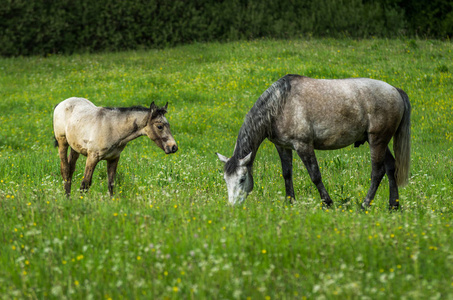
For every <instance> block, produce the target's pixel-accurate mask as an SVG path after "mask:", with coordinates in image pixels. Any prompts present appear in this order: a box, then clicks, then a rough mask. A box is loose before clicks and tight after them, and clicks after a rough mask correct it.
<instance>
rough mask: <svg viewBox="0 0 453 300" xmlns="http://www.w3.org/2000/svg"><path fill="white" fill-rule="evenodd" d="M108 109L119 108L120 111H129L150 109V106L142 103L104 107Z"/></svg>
mask: <svg viewBox="0 0 453 300" xmlns="http://www.w3.org/2000/svg"><path fill="white" fill-rule="evenodd" d="M104 108H105V109H108V110H117V111H120V112H128V111H149V107H144V106H140V105H136V106H129V107H104Z"/></svg>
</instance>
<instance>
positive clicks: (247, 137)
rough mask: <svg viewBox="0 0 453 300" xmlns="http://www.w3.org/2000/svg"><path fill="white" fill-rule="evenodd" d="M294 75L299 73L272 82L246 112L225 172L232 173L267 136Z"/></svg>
mask: <svg viewBox="0 0 453 300" xmlns="http://www.w3.org/2000/svg"><path fill="white" fill-rule="evenodd" d="M296 76H297V77H300V76H299V75H286V76H284V77H282V78H280V79H279V80H278V81H276V82H274V83H273V84H272V85H271V86H270V87H269V88H268V89H267V90H266V91H265V92H264V93H263V94H262V95H261V96H260V97H259V98H258V100H257V101H256V102H255V104H254V105H253V107H252V109H250V111H249V112H248V113H247V115H246V116H245V120H244V123H243V124H242V126H241V129H240V130H239V134H238V138H237V141H236V148H235V150H234V154H233V156H232V157H231V158H230V159H229V160H228V162H227V163H226V164H225V168H224V171H225V173H226V174H232V173H234V172H235V171H236V169H237V166H238V164H239V159H242V158H244V157H245V156H246V155H247V154H249V153H250V152H256V150H257V149H258V147H259V145H260V144H261V142H262V141H263V140H264V139H265V138H266V137H267V136H269V134H270V132H271V121H272V118H274V117H276V116H277V115H278V114H279V113H280V111H281V108H282V106H283V104H285V101H286V98H287V96H288V94H289V92H290V91H291V79H292V78H293V77H296ZM255 154H256V153H253V155H252V156H253V157H254V156H255Z"/></svg>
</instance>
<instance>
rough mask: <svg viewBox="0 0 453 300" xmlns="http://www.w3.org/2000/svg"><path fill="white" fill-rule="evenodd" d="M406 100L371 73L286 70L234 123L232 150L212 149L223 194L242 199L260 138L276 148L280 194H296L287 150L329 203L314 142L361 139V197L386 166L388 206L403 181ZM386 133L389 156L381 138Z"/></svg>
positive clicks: (407, 144) (333, 145) (394, 204)
mask: <svg viewBox="0 0 453 300" xmlns="http://www.w3.org/2000/svg"><path fill="white" fill-rule="evenodd" d="M410 115H411V105H410V102H409V97H408V96H407V94H406V93H405V92H404V91H403V90H401V89H399V88H396V87H393V86H391V85H390V84H388V83H385V82H383V81H379V80H374V79H370V78H349V79H313V78H309V77H305V76H300V75H291V74H288V75H286V76H284V77H282V78H280V79H279V80H278V81H276V82H274V83H273V84H272V85H271V86H270V87H269V88H268V89H267V90H266V91H265V92H264V93H263V94H262V95H261V96H260V97H259V99H258V100H257V101H256V103H255V104H254V105H253V107H252V108H251V109H250V111H249V112H248V114H247V115H246V117H245V120H244V122H243V124H242V126H241V129H240V130H239V134H238V137H237V140H236V146H235V149H234V153H233V156H232V157H231V158H228V157H226V156H223V155H221V154H219V153H216V154H217V156H218V158H219V159H220V161H222V162H223V163H224V164H225V165H224V180H225V182H226V185H227V190H228V201H229V203H230V204H232V205H236V204H241V203H243V202H244V201H245V199H246V197H247V196H248V194H249V193H250V192H251V191H252V190H253V174H252V167H253V162H254V160H255V155H256V152H257V150H258V148H259V146H260V144H261V143H262V142H263V140H264V139H266V138H267V139H268V140H270V141H271V142H272V143H273V144H274V145H275V147H276V148H277V152H278V154H279V156H280V160H281V166H282V172H283V178H284V180H285V189H286V197H287V199H288V200H289V203H293V201H294V199H295V195H294V188H293V178H292V169H293V167H292V155H293V153H292V151H293V150H295V151H296V153H297V154H298V155H299V157H300V158H301V160H302V161H303V163H304V165H305V167H306V169H307V171H308V174H309V175H310V178H311V181H312V182H313V184H314V185H315V186H316V188H317V189H318V192H319V195H320V197H321V199H322V202H323V204H324V205H326V206H327V207H329V206H331V205H332V204H333V201H332V199H331V198H330V196H329V194H328V192H327V190H326V188H325V187H324V184H323V181H322V178H321V173H320V171H319V166H318V162H317V159H316V155H315V150H335V149H340V148H344V147H346V146H349V145H351V144H354V146H355V147H358V146H360V145H361V144H364V143H365V142H368V144H369V146H370V153H371V168H372V170H371V185H370V188H369V190H368V193H367V195H366V197H365V199H364V201H363V203H362V207H363V208H364V209H365V208H367V207H369V206H370V205H371V202H372V201H373V199H374V197H375V194H376V191H377V189H378V186H379V184H380V182H381V180H382V178H383V177H384V175H385V174H387V177H388V180H389V189H390V195H389V208H391V209H398V207H399V194H398V187H399V186H404V185H406V184H407V182H408V177H409V169H410V148H411V141H410V134H411V121H410ZM392 137H393V152H394V154H395V157H393V155H392V153H391V151H390V149H389V147H388V144H389V142H390V140H391V139H392Z"/></svg>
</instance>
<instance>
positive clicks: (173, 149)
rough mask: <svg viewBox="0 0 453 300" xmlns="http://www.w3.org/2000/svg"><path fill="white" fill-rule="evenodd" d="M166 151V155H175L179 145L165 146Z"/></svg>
mask: <svg viewBox="0 0 453 300" xmlns="http://www.w3.org/2000/svg"><path fill="white" fill-rule="evenodd" d="M164 151H165V154H171V153H175V152H176V151H178V145H176V144H173V145H167V146H165V149H164Z"/></svg>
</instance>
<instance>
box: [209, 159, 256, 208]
mask: <svg viewBox="0 0 453 300" xmlns="http://www.w3.org/2000/svg"><path fill="white" fill-rule="evenodd" d="M216 154H217V156H218V157H219V159H220V161H222V162H223V163H225V168H224V175H223V178H224V179H225V182H226V185H227V189H228V202H229V203H230V204H231V205H238V204H241V203H243V202H244V201H245V198H247V196H248V194H250V192H251V191H252V190H253V176H252V167H251V163H250V162H251V161H252V153H251V152H250V153H249V154H248V155H247V156H245V157H244V158H242V159H236V158H235V157H232V158H227V157H226V156H223V155H222V154H219V153H216Z"/></svg>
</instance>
